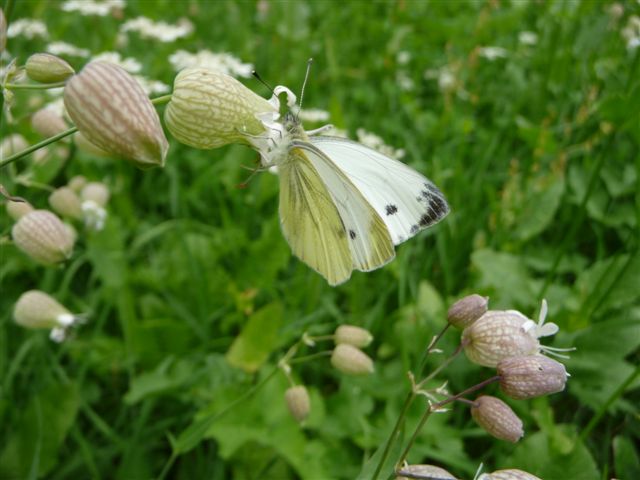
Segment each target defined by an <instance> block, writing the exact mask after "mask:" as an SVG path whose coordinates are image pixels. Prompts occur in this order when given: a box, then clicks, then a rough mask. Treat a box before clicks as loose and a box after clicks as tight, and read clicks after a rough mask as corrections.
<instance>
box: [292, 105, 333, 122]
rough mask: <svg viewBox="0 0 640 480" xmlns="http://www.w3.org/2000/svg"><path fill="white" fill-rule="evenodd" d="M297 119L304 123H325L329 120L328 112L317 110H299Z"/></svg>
mask: <svg viewBox="0 0 640 480" xmlns="http://www.w3.org/2000/svg"><path fill="white" fill-rule="evenodd" d="M298 117H299V118H300V120H304V121H305V122H326V121H327V120H329V112H327V111H325V110H319V109H313V108H309V109H305V110H300V112H299V114H298Z"/></svg>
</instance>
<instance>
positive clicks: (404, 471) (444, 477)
mask: <svg viewBox="0 0 640 480" xmlns="http://www.w3.org/2000/svg"><path fill="white" fill-rule="evenodd" d="M396 474H397V477H396V480H412V479H414V478H437V479H438V480H457V479H456V477H454V476H453V475H451V474H450V473H449V472H447V471H446V470H445V469H444V468H440V467H436V466H435V465H407V466H406V467H402V468H401V469H400V470H398V471H396ZM406 475H409V476H406Z"/></svg>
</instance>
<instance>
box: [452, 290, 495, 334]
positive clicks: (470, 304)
mask: <svg viewBox="0 0 640 480" xmlns="http://www.w3.org/2000/svg"><path fill="white" fill-rule="evenodd" d="M488 300H489V299H488V298H487V297H481V296H480V295H478V294H475V293H474V294H473V295H468V296H466V297H464V298H461V299H460V300H458V301H457V302H455V303H454V304H453V305H451V307H450V308H449V311H448V312H447V321H448V322H449V323H450V324H451V325H453V326H454V327H456V328H460V329H464V328H466V327H468V326H469V325H471V324H472V323H473V322H475V321H476V320H478V319H479V318H480V317H481V316H482V315H483V314H484V313H485V312H486V311H487V304H488Z"/></svg>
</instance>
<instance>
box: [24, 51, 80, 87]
mask: <svg viewBox="0 0 640 480" xmlns="http://www.w3.org/2000/svg"><path fill="white" fill-rule="evenodd" d="M24 67H25V71H26V72H27V76H28V77H29V78H30V79H31V80H35V81H36V82H40V83H56V82H64V81H65V80H66V79H67V78H69V77H70V76H71V75H73V74H74V73H76V72H75V70H74V69H73V67H71V65H69V64H68V63H67V62H65V61H64V60H63V59H61V58H60V57H56V56H55V55H51V54H50V53H35V54H33V55H31V56H30V57H29V58H28V59H27V62H26V63H25V66H24Z"/></svg>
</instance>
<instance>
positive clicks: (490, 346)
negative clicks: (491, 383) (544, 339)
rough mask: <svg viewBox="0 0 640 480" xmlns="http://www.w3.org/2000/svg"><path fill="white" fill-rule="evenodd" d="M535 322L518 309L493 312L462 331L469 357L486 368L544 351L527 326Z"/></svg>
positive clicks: (466, 352) (487, 313)
mask: <svg viewBox="0 0 640 480" xmlns="http://www.w3.org/2000/svg"><path fill="white" fill-rule="evenodd" d="M527 322H531V321H530V320H529V319H528V318H527V317H525V316H524V315H522V314H521V313H520V312H517V311H515V310H506V311H501V310H489V311H488V312H486V313H485V314H484V315H482V316H481V317H480V318H479V319H478V320H476V321H475V322H474V323H472V324H471V325H470V326H468V327H467V328H465V329H464V331H463V332H462V344H463V345H464V352H465V354H466V355H467V358H469V360H471V361H472V362H473V363H477V364H479V365H484V366H485V367H495V366H496V365H497V364H498V362H500V360H503V359H505V358H509V357H515V356H520V355H533V354H535V353H538V352H539V351H540V342H539V341H538V339H537V338H536V337H535V335H534V333H532V331H530V330H525V328H524V326H525V324H527Z"/></svg>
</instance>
